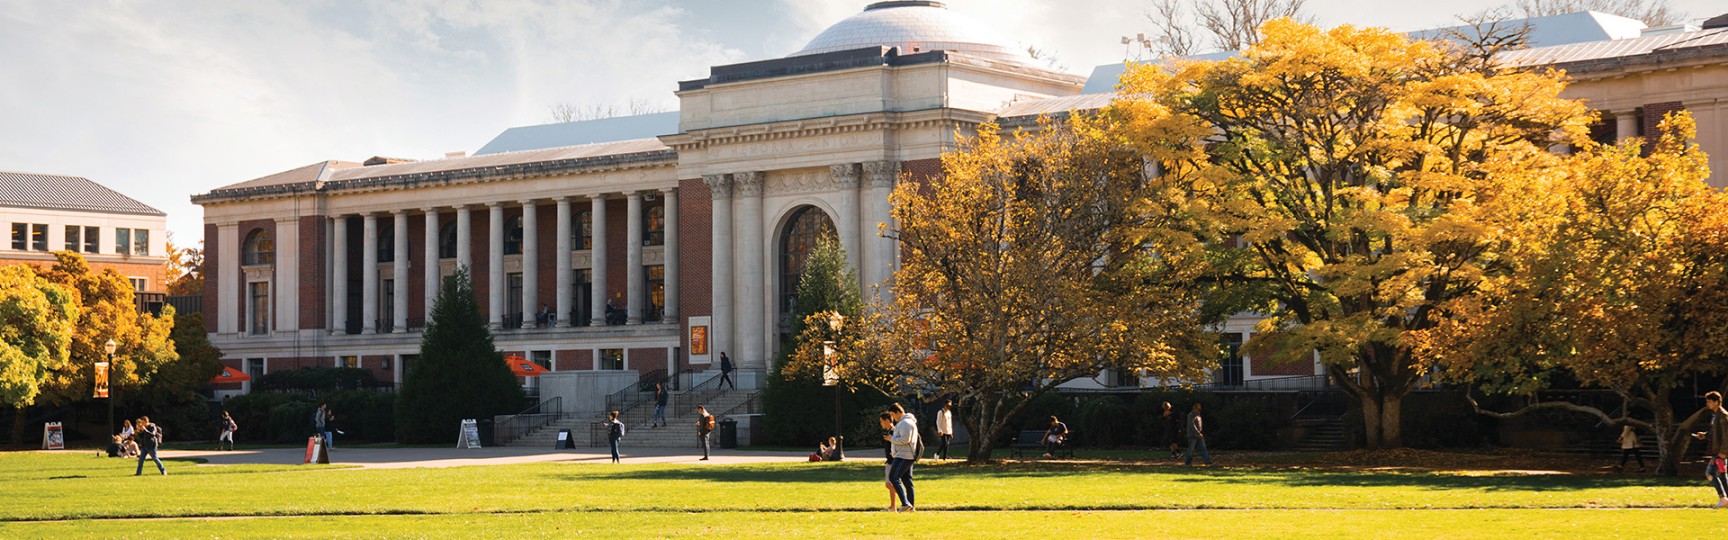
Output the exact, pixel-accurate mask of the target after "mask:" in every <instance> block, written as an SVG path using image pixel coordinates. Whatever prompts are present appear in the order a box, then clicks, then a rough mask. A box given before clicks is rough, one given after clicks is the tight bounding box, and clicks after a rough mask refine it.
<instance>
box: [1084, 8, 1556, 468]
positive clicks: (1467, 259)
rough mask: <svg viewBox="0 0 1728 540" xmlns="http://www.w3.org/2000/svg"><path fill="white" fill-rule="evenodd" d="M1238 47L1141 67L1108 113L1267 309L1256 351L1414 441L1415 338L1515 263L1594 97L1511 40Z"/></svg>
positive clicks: (1127, 78) (1344, 33) (1275, 29)
mask: <svg viewBox="0 0 1728 540" xmlns="http://www.w3.org/2000/svg"><path fill="white" fill-rule="evenodd" d="M1261 31H1262V33H1263V34H1264V38H1263V39H1262V40H1261V41H1260V42H1259V43H1258V44H1257V45H1255V46H1253V47H1251V48H1249V49H1247V50H1245V51H1243V53H1242V55H1241V56H1240V57H1238V58H1233V59H1230V60H1225V61H1221V62H1196V63H1186V64H1181V65H1179V66H1176V68H1175V69H1173V70H1171V69H1165V68H1161V67H1156V66H1138V67H1134V68H1132V69H1130V70H1129V71H1128V73H1127V74H1126V75H1124V77H1123V79H1122V83H1121V91H1122V97H1121V98H1120V99H1119V100H1118V101H1117V102H1116V103H1115V104H1114V105H1112V107H1111V111H1110V114H1113V115H1117V116H1119V117H1120V118H1122V121H1123V122H1124V126H1125V129H1123V130H1122V133H1123V135H1124V136H1125V138H1126V140H1127V141H1129V142H1130V143H1132V144H1135V145H1137V146H1138V147H1139V148H1140V150H1141V152H1142V153H1143V154H1145V155H1147V156H1150V157H1151V158H1152V159H1154V160H1155V161H1157V162H1158V163H1160V165H1161V167H1162V169H1163V174H1162V175H1160V176H1159V177H1158V179H1157V182H1156V183H1157V185H1158V186H1160V187H1162V188H1163V189H1165V190H1166V191H1167V192H1168V196H1166V197H1158V198H1153V199H1151V202H1153V203H1154V204H1153V206H1152V211H1153V212H1155V213H1159V214H1169V215H1179V216H1182V217H1183V218H1184V219H1186V220H1187V221H1188V226H1187V232H1188V234H1191V235H1192V236H1193V237H1194V238H1195V239H1196V240H1198V241H1203V242H1205V243H1206V245H1207V249H1208V250H1209V251H1210V252H1211V254H1212V256H1211V258H1210V259H1209V263H1210V267H1209V268H1208V269H1207V270H1206V272H1207V276H1208V279H1210V280H1214V281H1216V282H1217V283H1219V284H1220V286H1221V287H1220V289H1219V292H1220V294H1218V295H1215V296H1213V297H1212V298H1210V300H1211V301H1212V302H1213V303H1214V305H1217V306H1228V307H1231V308H1234V309H1241V310H1245V311H1250V312H1257V313H1262V314H1265V315H1266V318H1265V319H1264V321H1263V322H1262V323H1261V325H1260V328H1259V330H1260V332H1259V333H1258V334H1256V335H1255V336H1254V337H1253V338H1252V340H1251V341H1250V344H1249V350H1250V352H1251V354H1253V355H1254V356H1255V357H1256V360H1257V361H1283V362H1310V361H1312V360H1313V358H1314V357H1315V355H1316V353H1318V357H1319V359H1320V361H1321V363H1322V364H1323V365H1324V366H1325V369H1326V371H1327V372H1328V373H1329V374H1330V375H1331V376H1332V379H1333V380H1334V381H1335V382H1336V383H1337V384H1339V385H1340V386H1342V387H1343V389H1344V390H1345V391H1346V392H1347V393H1349V394H1350V395H1351V396H1352V397H1353V398H1354V400H1355V402H1356V403H1358V404H1359V405H1360V410H1361V413H1362V418H1363V425H1364V431H1365V434H1364V435H1365V439H1366V444H1367V445H1368V447H1369V448H1395V447H1399V446H1402V437H1401V426H1400V422H1401V418H1402V417H1401V414H1400V405H1401V403H1402V399H1403V398H1404V396H1405V395H1407V394H1408V393H1409V392H1410V391H1411V390H1412V389H1413V388H1414V387H1415V386H1416V385H1417V382H1418V381H1419V379H1420V378H1421V376H1422V375H1423V374H1424V373H1425V366H1424V363H1423V361H1422V359H1421V358H1419V357H1418V356H1417V355H1416V354H1415V351H1414V348H1413V347H1412V335H1413V334H1412V333H1413V332H1419V331H1422V330H1424V329H1427V328H1430V327H1433V326H1434V325H1435V324H1437V323H1438V322H1439V320H1440V318H1441V313H1440V312H1439V311H1438V310H1437V308H1438V307H1439V306H1441V305H1444V304H1446V303H1447V302H1450V301H1453V300H1454V299H1457V298H1459V297H1462V296H1468V295H1471V294H1475V292H1476V291H1477V290H1478V288H1479V287H1480V285H1481V283H1482V280H1483V278H1484V276H1487V275H1491V274H1493V273H1495V272H1498V271H1501V270H1502V269H1503V267H1504V265H1503V262H1502V260H1501V259H1502V254H1503V253H1504V252H1505V251H1506V250H1507V249H1508V248H1509V247H1510V246H1514V245H1516V243H1517V242H1518V239H1517V238H1515V237H1513V236H1512V235H1511V233H1510V232H1509V231H1511V230H1512V228H1511V225H1513V224H1515V223H1516V222H1517V221H1518V220H1520V219H1523V218H1522V216H1525V215H1527V214H1529V213H1531V212H1534V211H1538V210H1539V209H1533V208H1531V207H1530V202H1531V201H1532V200H1534V199H1533V198H1532V195H1534V194H1539V193H1542V192H1543V191H1544V190H1546V189H1548V186H1549V185H1550V184H1551V182H1552V177H1553V175H1555V174H1557V172H1556V171H1558V170H1559V169H1560V167H1561V165H1562V157H1560V156H1557V155H1555V154H1553V153H1550V152H1549V151H1548V148H1549V147H1550V146H1551V145H1553V144H1555V143H1556V142H1558V141H1560V140H1564V139H1563V137H1567V136H1569V135H1570V134H1576V133H1577V132H1579V130H1580V129H1581V127H1582V125H1583V123H1584V120H1585V109H1584V107H1583V106H1582V105H1581V104H1579V103H1577V102H1575V101H1571V100H1566V99H1562V98H1560V97H1559V93H1560V90H1561V89H1562V88H1563V87H1564V82H1563V78H1562V76H1561V75H1559V74H1555V73H1542V72H1532V71H1520V70H1505V69H1498V68H1496V67H1495V63H1496V59H1495V58H1494V56H1495V53H1496V52H1497V51H1494V50H1481V49H1473V48H1472V47H1470V46H1468V45H1453V44H1448V43H1442V42H1434V41H1412V40H1410V39H1407V38H1406V37H1404V36H1402V35H1399V34H1396V33H1393V32H1390V31H1386V30H1384V29H1373V28H1357V27H1353V26H1340V27H1337V28H1334V29H1331V30H1324V31H1323V30H1320V29H1317V28H1314V27H1312V26H1307V25H1303V24H1299V23H1295V22H1291V21H1288V20H1278V21H1273V22H1271V23H1268V24H1267V25H1265V26H1264V27H1263V28H1262V30H1261Z"/></svg>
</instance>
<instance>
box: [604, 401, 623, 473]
mask: <svg viewBox="0 0 1728 540" xmlns="http://www.w3.org/2000/svg"><path fill="white" fill-rule="evenodd" d="M623 438H624V423H623V422H619V421H618V411H612V413H611V414H609V415H607V419H606V443H607V444H609V445H611V446H612V462H613V463H617V462H618V440H619V439H623Z"/></svg>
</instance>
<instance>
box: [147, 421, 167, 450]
mask: <svg viewBox="0 0 1728 540" xmlns="http://www.w3.org/2000/svg"><path fill="white" fill-rule="evenodd" d="M163 435H164V433H163V431H162V426H158V425H156V424H150V440H152V441H155V442H156V446H158V447H160V446H162V437H163Z"/></svg>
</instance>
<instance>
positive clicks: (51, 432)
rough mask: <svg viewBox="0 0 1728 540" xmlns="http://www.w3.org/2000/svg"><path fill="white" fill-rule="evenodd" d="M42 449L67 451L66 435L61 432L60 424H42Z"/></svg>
mask: <svg viewBox="0 0 1728 540" xmlns="http://www.w3.org/2000/svg"><path fill="white" fill-rule="evenodd" d="M42 449H43V450H65V449H66V433H65V432H64V431H61V430H60V423H59V422H49V423H46V424H42Z"/></svg>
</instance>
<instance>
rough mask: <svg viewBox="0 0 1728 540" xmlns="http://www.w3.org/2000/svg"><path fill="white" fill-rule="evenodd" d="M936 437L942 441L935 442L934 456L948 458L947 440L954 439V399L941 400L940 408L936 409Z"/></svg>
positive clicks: (942, 458)
mask: <svg viewBox="0 0 1728 540" xmlns="http://www.w3.org/2000/svg"><path fill="white" fill-rule="evenodd" d="M936 437H938V438H940V439H942V442H939V443H936V444H937V446H936V458H937V459H941V460H947V459H948V441H950V440H953V439H954V400H952V399H950V400H948V401H944V402H942V410H940V411H936Z"/></svg>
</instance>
